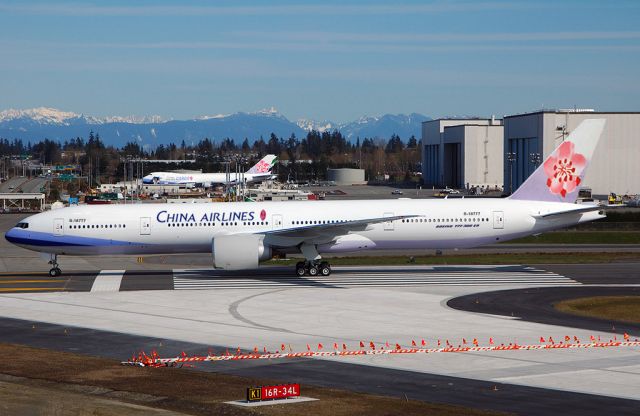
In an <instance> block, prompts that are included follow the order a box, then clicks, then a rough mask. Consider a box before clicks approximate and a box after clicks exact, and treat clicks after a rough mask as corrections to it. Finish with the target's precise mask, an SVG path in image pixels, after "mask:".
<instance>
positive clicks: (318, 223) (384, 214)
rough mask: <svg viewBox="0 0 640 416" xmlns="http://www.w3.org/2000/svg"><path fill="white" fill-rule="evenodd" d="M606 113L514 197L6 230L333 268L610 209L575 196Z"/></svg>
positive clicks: (175, 210) (303, 206)
mask: <svg viewBox="0 0 640 416" xmlns="http://www.w3.org/2000/svg"><path fill="white" fill-rule="evenodd" d="M604 124H605V120H601V119H592V120H585V121H583V122H582V123H581V124H580V126H578V128H576V129H575V130H574V131H573V132H572V133H571V135H570V136H569V137H568V138H567V139H566V140H565V141H564V142H563V143H562V144H561V145H560V146H559V147H558V148H557V149H555V151H554V152H553V153H552V154H551V155H550V156H549V157H548V158H547V159H546V160H545V162H544V163H543V164H542V165H541V166H539V167H538V169H537V170H536V171H535V172H534V173H533V174H532V175H531V176H530V177H529V178H528V179H527V180H526V181H525V182H524V183H523V184H522V186H521V187H520V188H518V190H517V191H516V192H515V193H514V194H513V195H511V196H510V197H509V198H505V199H499V198H466V199H465V198H456V199H451V198H447V199H422V200H411V199H402V198H401V199H395V200H362V201H288V202H266V203H250V202H235V203H211V204H188V205H185V204H131V205H105V206H78V207H69V208H62V209H58V210H53V211H48V212H44V213H41V214H36V215H33V216H30V217H28V218H26V219H24V220H22V221H20V222H19V223H18V224H17V225H16V226H15V227H14V228H12V229H11V230H9V231H8V232H7V233H6V235H5V238H6V239H7V240H9V241H10V242H11V243H14V244H17V245H19V246H22V247H25V248H28V249H31V250H35V251H39V252H43V253H48V254H49V255H50V256H51V257H50V263H51V264H52V265H53V267H52V269H51V270H50V271H49V274H50V275H51V276H58V275H59V274H60V273H61V271H60V268H59V267H58V263H57V256H58V255H88V256H92V255H99V254H132V255H139V254H166V253H212V254H213V265H214V266H215V267H217V268H222V269H228V270H240V269H251V268H256V267H258V263H259V262H260V261H263V260H268V259H270V258H272V256H273V255H274V254H275V253H301V254H302V255H303V256H304V258H305V261H301V262H299V263H298V264H297V265H296V273H297V274H298V275H299V276H303V275H304V274H306V273H308V274H310V275H312V276H315V275H318V274H321V275H325V276H326V275H329V274H330V273H331V267H330V265H329V263H327V262H326V261H322V259H321V255H320V254H321V253H344V252H352V251H358V250H371V249H446V248H468V247H475V246H480V245H483V244H491V243H495V242H501V241H507V240H511V239H514V238H519V237H523V236H527V235H531V234H537V233H542V232H545V231H550V230H554V229H557V228H563V227H567V226H570V225H575V224H579V223H583V222H587V221H593V220H597V219H599V218H603V217H604V215H603V213H602V212H598V211H599V209H600V208H599V207H597V206H595V205H590V206H585V205H579V204H575V201H576V198H577V195H578V189H579V185H580V183H581V182H582V180H583V177H584V174H585V172H586V167H587V162H588V160H589V159H591V156H592V155H593V152H594V149H595V148H596V145H597V143H598V140H599V138H600V136H601V134H602V131H603V129H604Z"/></svg>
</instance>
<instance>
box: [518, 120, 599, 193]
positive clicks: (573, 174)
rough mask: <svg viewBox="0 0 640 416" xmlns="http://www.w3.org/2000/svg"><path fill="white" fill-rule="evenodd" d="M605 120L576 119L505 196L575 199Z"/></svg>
mask: <svg viewBox="0 0 640 416" xmlns="http://www.w3.org/2000/svg"><path fill="white" fill-rule="evenodd" d="M605 122H606V120H604V119H588V120H584V121H583V122H582V123H580V125H579V126H578V127H577V128H576V129H575V130H574V131H573V132H572V133H571V134H570V135H569V137H568V138H567V139H566V140H565V141H564V142H562V143H561V144H560V146H558V147H557V148H556V149H555V150H554V151H553V152H552V153H551V155H549V157H548V158H547V159H546V160H545V161H544V163H543V164H542V165H540V166H538V168H537V169H536V170H535V172H533V173H532V174H531V176H529V177H528V178H527V180H526V181H524V183H523V184H522V185H520V187H519V188H518V189H517V190H516V191H515V192H514V193H513V194H512V195H511V196H510V197H509V198H510V199H517V200H525V201H548V202H570V203H573V202H575V201H576V199H577V198H578V190H579V189H580V184H581V183H582V180H583V178H584V175H585V173H586V171H587V166H588V164H589V162H590V161H591V158H592V157H593V153H594V150H595V148H596V146H597V145H598V141H599V140H600V136H602V132H603V130H604V125H605Z"/></svg>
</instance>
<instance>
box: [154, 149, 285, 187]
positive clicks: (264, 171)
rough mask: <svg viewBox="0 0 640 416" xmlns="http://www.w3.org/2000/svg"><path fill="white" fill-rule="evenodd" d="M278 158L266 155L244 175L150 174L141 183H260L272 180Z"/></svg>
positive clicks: (205, 184)
mask: <svg viewBox="0 0 640 416" xmlns="http://www.w3.org/2000/svg"><path fill="white" fill-rule="evenodd" d="M277 160H278V158H277V157H276V156H275V155H266V156H265V157H263V158H262V159H261V160H260V161H259V162H258V163H256V164H255V165H254V166H253V167H251V169H249V170H248V171H246V172H245V173H244V174H240V175H239V176H236V173H235V172H232V173H231V174H230V176H229V177H227V174H226V173H224V172H220V173H177V172H152V173H150V174H148V175H147V176H145V177H144V178H142V183H144V184H147V185H152V184H154V185H185V186H188V185H189V186H193V185H195V184H202V185H203V186H207V187H209V186H212V185H214V184H225V185H226V184H228V183H236V182H239V181H242V180H244V181H245V182H247V183H253V182H260V181H264V180H268V179H274V178H275V175H273V174H272V173H271V169H272V168H273V166H274V165H275V163H276V161H277Z"/></svg>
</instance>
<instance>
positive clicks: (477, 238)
mask: <svg viewBox="0 0 640 416" xmlns="http://www.w3.org/2000/svg"><path fill="white" fill-rule="evenodd" d="M575 207H576V205H575V204H569V203H556V202H532V201H517V200H509V199H490V198H487V199H469V198H467V199H445V200H410V199H397V200H362V201H349V202H342V201H287V202H267V203H246V202H240V203H208V204H133V205H110V206H95V205H94V206H79V207H69V208H62V209H58V210H53V211H48V212H44V213H41V214H36V215H33V216H31V217H28V218H26V219H25V220H24V222H25V223H27V224H28V226H27V227H26V228H19V227H15V228H13V229H11V230H10V231H9V232H7V234H6V238H7V240H9V241H10V242H12V243H14V244H17V245H20V246H22V247H24V248H27V249H31V250H36V251H40V252H45V253H52V254H63V255H99V254H112V255H113V254H132V255H135V254H169V253H209V254H210V253H211V249H212V241H213V240H214V239H215V238H216V237H218V236H222V235H230V234H245V233H247V234H261V233H264V234H265V237H264V243H265V244H267V245H269V246H270V247H273V248H274V249H278V250H281V251H283V252H297V251H298V249H297V247H296V244H298V243H297V241H296V239H295V238H290V237H287V236H286V235H285V236H278V235H271V234H269V232H270V231H272V230H287V229H290V230H296V229H304V228H306V227H310V226H313V225H317V224H336V223H340V222H349V221H357V220H364V219H367V218H380V217H393V216H402V215H407V216H414V217H412V218H407V219H402V220H394V221H389V222H380V223H376V224H369V225H367V226H366V227H363V228H362V230H358V231H349V232H347V233H345V234H344V235H341V236H339V237H337V238H336V237H335V235H326V236H323V233H322V231H318V233H317V236H314V237H313V238H312V241H313V244H314V245H315V246H316V247H317V250H318V252H319V253H341V252H353V251H359V250H370V249H382V250H384V249H448V248H470V247H476V246H481V245H485V244H492V243H498V242H503V241H507V240H511V239H514V238H518V237H522V236H526V235H531V234H536V233H541V232H545V231H549V230H553V229H558V228H563V227H566V226H569V225H574V224H578V223H582V222H587V221H593V220H596V219H599V218H602V217H603V215H601V214H599V213H598V212H583V213H575V214H569V215H563V216H561V217H551V218H548V219H547V218H541V216H542V215H544V214H545V213H550V212H556V211H564V210H571V209H572V208H575ZM307 240H309V238H307Z"/></svg>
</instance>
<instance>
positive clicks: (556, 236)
mask: <svg viewBox="0 0 640 416" xmlns="http://www.w3.org/2000/svg"><path fill="white" fill-rule="evenodd" d="M504 244H640V232H637V231H555V232H549V233H545V234H540V235H538V236H534V235H532V236H529V237H524V238H519V239H517V240H511V241H507V242H505V243H504Z"/></svg>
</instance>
